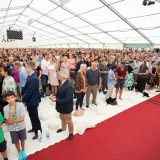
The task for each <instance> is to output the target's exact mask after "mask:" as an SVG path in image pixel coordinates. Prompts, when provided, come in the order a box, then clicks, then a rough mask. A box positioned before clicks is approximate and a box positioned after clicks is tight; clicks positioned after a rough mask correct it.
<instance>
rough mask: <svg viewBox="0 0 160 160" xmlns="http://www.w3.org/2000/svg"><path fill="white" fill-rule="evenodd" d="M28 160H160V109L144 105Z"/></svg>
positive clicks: (38, 153) (149, 104) (159, 107)
mask: <svg viewBox="0 0 160 160" xmlns="http://www.w3.org/2000/svg"><path fill="white" fill-rule="evenodd" d="M159 100H160V95H159ZM28 160H160V106H158V105H156V104H154V103H152V102H149V101H145V102H143V103H140V104H138V105H136V106H134V107H133V108H130V109H128V110H126V111H124V112H122V113H120V114H118V115H116V116H114V117H112V118H110V119H108V120H106V121H104V122H102V123H100V124H99V125H97V127H96V128H94V129H90V130H87V131H86V132H85V134H84V135H83V136H79V135H76V136H75V137H74V139H73V140H72V141H71V142H68V141H66V140H65V141H63V142H61V143H58V144H55V145H53V146H50V147H48V148H47V149H44V150H42V151H40V152H36V153H35V154H33V155H30V156H29V158H28Z"/></svg>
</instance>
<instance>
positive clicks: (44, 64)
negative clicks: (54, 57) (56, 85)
mask: <svg viewBox="0 0 160 160" xmlns="http://www.w3.org/2000/svg"><path fill="white" fill-rule="evenodd" d="M49 65H50V61H49V54H47V53H46V55H45V59H43V60H42V61H41V69H42V77H41V81H42V89H43V92H42V96H43V97H45V96H46V85H47V82H48V67H49Z"/></svg>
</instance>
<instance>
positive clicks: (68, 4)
mask: <svg viewBox="0 0 160 160" xmlns="http://www.w3.org/2000/svg"><path fill="white" fill-rule="evenodd" d="M142 2H143V1H142V0H0V37H1V39H3V38H4V39H6V30H7V29H9V28H11V29H13V30H22V31H23V40H22V41H20V40H17V41H14V42H1V41H0V45H1V47H7V46H8V47H34V46H36V47H109V48H111V47H113V48H122V47H123V45H124V44H128V43H129V44H130V43H132V44H137V43H138V44H148V45H152V46H153V45H158V44H160V2H159V1H158V0H157V1H156V3H155V5H150V6H143V5H142ZM33 36H35V37H36V42H32V37H33Z"/></svg>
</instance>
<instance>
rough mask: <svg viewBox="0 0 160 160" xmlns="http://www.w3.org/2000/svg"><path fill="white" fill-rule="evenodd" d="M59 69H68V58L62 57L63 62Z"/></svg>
mask: <svg viewBox="0 0 160 160" xmlns="http://www.w3.org/2000/svg"><path fill="white" fill-rule="evenodd" d="M61 68H66V69H68V70H69V69H70V68H69V63H68V57H67V56H64V57H63V62H62V64H61Z"/></svg>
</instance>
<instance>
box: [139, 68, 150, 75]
mask: <svg viewBox="0 0 160 160" xmlns="http://www.w3.org/2000/svg"><path fill="white" fill-rule="evenodd" d="M147 70H149V68H148V67H147V66H144V67H143V66H141V67H140V69H139V73H146V71H147ZM139 76H140V77H142V78H146V77H148V74H146V75H139Z"/></svg>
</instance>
